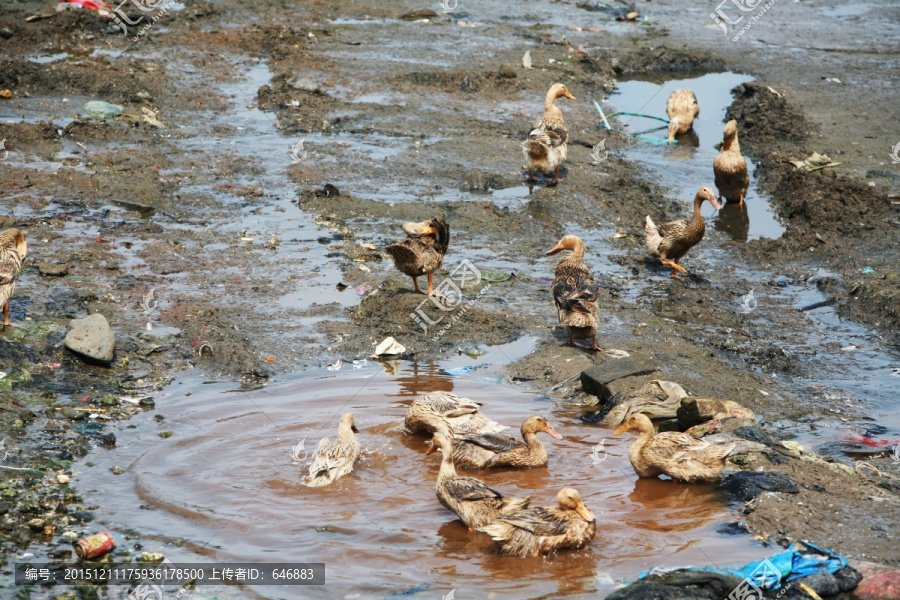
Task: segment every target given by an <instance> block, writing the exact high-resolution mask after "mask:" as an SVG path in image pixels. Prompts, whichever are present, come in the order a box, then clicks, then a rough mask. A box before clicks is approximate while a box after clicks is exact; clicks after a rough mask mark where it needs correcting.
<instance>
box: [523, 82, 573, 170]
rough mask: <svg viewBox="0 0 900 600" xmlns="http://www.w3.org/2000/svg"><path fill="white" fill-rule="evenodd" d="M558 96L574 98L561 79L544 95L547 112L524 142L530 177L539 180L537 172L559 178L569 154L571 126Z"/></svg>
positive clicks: (545, 111) (545, 110)
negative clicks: (569, 126)
mask: <svg viewBox="0 0 900 600" xmlns="http://www.w3.org/2000/svg"><path fill="white" fill-rule="evenodd" d="M557 98H568V99H569V100H574V99H575V96H573V95H572V94H570V93H569V90H567V89H566V86H564V85H563V84H561V83H554V84H553V85H552V86H550V91H548V92H547V96H546V98H545V99H544V116H543V117H542V118H541V119H540V120H539V121H537V122H536V123H535V124H534V128H533V129H532V130H531V133H529V134H528V139H527V140H525V142H524V143H523V144H522V149H523V151H524V152H525V158H526V159H527V160H528V181H532V182H534V181H537V179H535V178H534V175H533V172H534V171H537V172H539V173H544V174H546V175H549V174H550V173H553V183H557V182H559V167H560V165H561V164H562V162H563V161H564V160H566V154H567V142H568V140H569V128H568V127H567V126H566V122H565V120H563V116H562V111H561V110H559V107H558V106H556V100H557Z"/></svg>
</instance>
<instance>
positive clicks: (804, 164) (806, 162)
mask: <svg viewBox="0 0 900 600" xmlns="http://www.w3.org/2000/svg"><path fill="white" fill-rule="evenodd" d="M787 162H789V163H791V164H792V165H794V167H795V168H796V169H797V170H799V169H803V170H804V171H809V172H813V171H819V170H821V169H827V168H829V167H837V166H839V165H842V164H844V163H840V162H834V161H832V160H831V158H830V157H829V156H828V155H827V154H819V153H818V152H813V153H812V154H810V155H809V157H807V158H805V159H803V160H789V161H787Z"/></svg>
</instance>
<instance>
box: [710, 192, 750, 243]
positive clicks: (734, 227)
mask: <svg viewBox="0 0 900 600" xmlns="http://www.w3.org/2000/svg"><path fill="white" fill-rule="evenodd" d="M746 204H747V201H746V200H745V201H744V205H745V206H743V207H741V206H738V205H737V203H735V202H726V203H725V204H724V205H723V206H722V208H721V210H719V214H718V215H717V216H716V219H715V221H714V225H715V228H716V231H722V232H724V233H727V234H728V236H729V237H730V238H731V239H733V240H734V241H736V242H746V241H747V238H748V236H749V234H750V211H749V210H747V206H746Z"/></svg>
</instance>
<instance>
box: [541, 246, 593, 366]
mask: <svg viewBox="0 0 900 600" xmlns="http://www.w3.org/2000/svg"><path fill="white" fill-rule="evenodd" d="M562 250H571V251H572V253H571V254H569V255H568V256H566V257H564V258H563V259H562V260H560V261H559V263H558V264H557V265H556V272H555V276H556V277H555V278H554V279H553V284H552V285H551V286H550V291H551V293H552V294H553V301H554V302H555V303H556V309H557V312H558V314H559V322H560V324H561V325H564V326H565V328H566V332H567V333H568V334H569V343H570V344H571V345H573V346H576V347H578V348H585V349H587V350H595V351H599V350H603V348H601V347H600V346H598V345H597V327H598V326H599V325H600V308H599V306H598V305H597V292H596V288H595V282H594V276H593V275H591V272H590V270H588V268H587V266H586V265H585V264H584V242H583V241H581V238H580V237H578V236H575V235H567V236H565V237H563V238H562V239H561V240H559V242H557V244H556V245H555V246H553V248H551V249H550V250H548V251H547V256H552V255H554V254H556V253H557V252H560V251H562ZM576 337H579V338H591V340H592V343H591V345H590V346H583V345H581V344H577V343H576V342H575V340H574V338H576Z"/></svg>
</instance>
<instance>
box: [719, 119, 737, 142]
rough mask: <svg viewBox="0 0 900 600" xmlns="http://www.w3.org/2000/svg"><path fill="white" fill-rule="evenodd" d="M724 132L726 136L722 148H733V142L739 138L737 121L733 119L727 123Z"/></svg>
mask: <svg viewBox="0 0 900 600" xmlns="http://www.w3.org/2000/svg"><path fill="white" fill-rule="evenodd" d="M722 134H723V138H724V139H723V142H722V150H728V149H730V148H731V144H733V143H734V140H736V139H737V134H738V129H737V121H735V120H734V119H732V120H730V121H728V122H727V123H725V129H724V130H723V132H722Z"/></svg>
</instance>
